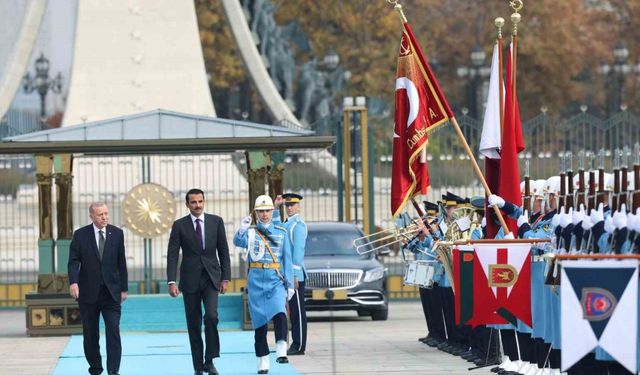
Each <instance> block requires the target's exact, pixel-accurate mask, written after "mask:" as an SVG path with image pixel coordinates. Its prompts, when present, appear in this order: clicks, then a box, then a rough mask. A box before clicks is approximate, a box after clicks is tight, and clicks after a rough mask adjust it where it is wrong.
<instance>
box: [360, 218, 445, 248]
mask: <svg viewBox="0 0 640 375" xmlns="http://www.w3.org/2000/svg"><path fill="white" fill-rule="evenodd" d="M432 219H434V217H431V216H427V217H425V218H423V219H422V222H420V219H416V220H414V221H413V222H411V224H409V225H406V226H404V227H400V228H389V229H384V230H381V231H379V232H375V233H371V234H368V235H366V236H362V237H358V238H356V239H355V240H353V246H354V247H355V248H356V252H357V253H358V254H359V255H363V254H367V253H370V252H372V251H377V250H379V249H382V248H384V247H388V246H390V245H393V244H395V243H399V242H404V241H409V240H411V239H412V238H413V237H414V236H416V235H418V233H419V232H421V231H423V230H424V229H423V228H424V226H425V224H423V222H424V221H427V222H429V223H430V222H431V220H432Z"/></svg>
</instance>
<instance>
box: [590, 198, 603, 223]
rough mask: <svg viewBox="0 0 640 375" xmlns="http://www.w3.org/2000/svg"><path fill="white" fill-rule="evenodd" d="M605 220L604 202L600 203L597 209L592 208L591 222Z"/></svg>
mask: <svg viewBox="0 0 640 375" xmlns="http://www.w3.org/2000/svg"><path fill="white" fill-rule="evenodd" d="M602 220H604V204H602V203H600V204H599V205H598V209H597V210H591V223H592V224H593V225H596V224H598V223H599V222H601V221H602Z"/></svg>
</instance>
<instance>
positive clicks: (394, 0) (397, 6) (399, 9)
mask: <svg viewBox="0 0 640 375" xmlns="http://www.w3.org/2000/svg"><path fill="white" fill-rule="evenodd" d="M387 3H389V4H391V5H393V9H395V10H396V12H398V14H399V15H400V18H401V19H402V22H403V23H406V22H407V17H405V16H404V12H403V11H402V5H400V3H399V2H398V0H387Z"/></svg>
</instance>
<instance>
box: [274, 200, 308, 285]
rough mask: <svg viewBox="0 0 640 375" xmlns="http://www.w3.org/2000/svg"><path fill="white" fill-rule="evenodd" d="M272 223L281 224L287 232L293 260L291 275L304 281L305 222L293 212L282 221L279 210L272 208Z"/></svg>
mask: <svg viewBox="0 0 640 375" xmlns="http://www.w3.org/2000/svg"><path fill="white" fill-rule="evenodd" d="M273 223H274V224H275V225H282V226H283V227H284V228H285V229H286V230H287V232H288V233H289V240H290V242H291V260H292V262H293V276H295V277H296V279H298V281H304V280H305V275H306V272H307V269H306V268H305V267H304V249H305V246H306V243H307V224H305V222H304V220H303V219H302V217H301V216H300V214H295V215H293V216H291V217H289V218H288V219H287V221H285V222H284V223H283V222H282V220H281V219H280V211H279V210H273Z"/></svg>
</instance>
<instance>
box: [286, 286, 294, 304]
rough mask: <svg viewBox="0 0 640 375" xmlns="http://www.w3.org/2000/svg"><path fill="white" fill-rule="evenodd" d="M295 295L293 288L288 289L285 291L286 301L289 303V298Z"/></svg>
mask: <svg viewBox="0 0 640 375" xmlns="http://www.w3.org/2000/svg"><path fill="white" fill-rule="evenodd" d="M295 293H296V290H295V289H293V288H289V289H287V301H291V298H293V295H294V294H295Z"/></svg>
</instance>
